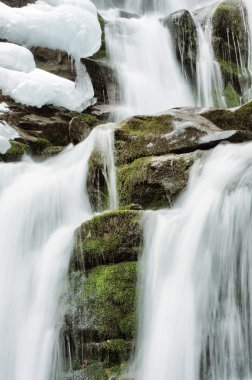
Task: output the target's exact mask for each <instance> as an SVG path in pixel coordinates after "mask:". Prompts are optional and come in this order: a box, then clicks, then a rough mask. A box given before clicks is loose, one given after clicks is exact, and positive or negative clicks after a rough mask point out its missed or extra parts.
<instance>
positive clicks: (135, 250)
mask: <svg viewBox="0 0 252 380" xmlns="http://www.w3.org/2000/svg"><path fill="white" fill-rule="evenodd" d="M141 249H142V226H141V212H139V211H136V210H127V209H126V210H118V211H111V212H105V213H103V214H101V215H97V216H95V217H94V218H93V219H92V220H90V221H88V222H86V223H84V224H83V225H82V226H81V227H80V228H79V229H78V230H77V231H76V233H75V247H74V251H73V254H72V258H71V264H70V267H71V268H73V269H75V270H76V269H84V268H92V267H95V266H97V265H103V264H110V263H120V262H122V261H134V260H137V258H138V254H139V252H141Z"/></svg>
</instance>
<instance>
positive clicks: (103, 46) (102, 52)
mask: <svg viewBox="0 0 252 380" xmlns="http://www.w3.org/2000/svg"><path fill="white" fill-rule="evenodd" d="M98 21H99V23H100V27H101V31H102V35H101V47H100V49H99V50H98V52H96V53H95V54H94V55H93V56H92V59H95V60H102V59H104V58H106V56H107V53H106V39H105V25H106V23H105V20H104V18H103V17H102V16H101V15H100V14H99V13H98Z"/></svg>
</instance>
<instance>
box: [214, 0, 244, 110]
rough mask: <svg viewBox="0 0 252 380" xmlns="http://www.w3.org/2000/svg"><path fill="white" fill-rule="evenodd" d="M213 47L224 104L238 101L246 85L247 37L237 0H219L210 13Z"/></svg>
mask: <svg viewBox="0 0 252 380" xmlns="http://www.w3.org/2000/svg"><path fill="white" fill-rule="evenodd" d="M212 25H213V48H214V53H215V57H216V59H217V60H218V62H219V63H220V67H221V71H222V76H223V79H224V86H225V97H226V100H227V105H228V106H229V107H234V106H237V105H239V104H240V97H241V95H242V93H243V91H244V89H246V88H248V87H249V86H250V83H249V82H248V81H249V77H250V76H249V75H248V71H247V62H248V51H249V46H248V43H249V36H248V30H249V28H248V22H247V15H246V11H245V9H244V8H243V5H242V4H241V2H240V1H237V0H231V1H223V2H222V3H221V4H219V5H218V6H217V8H216V10H215V12H214V14H213V18H212Z"/></svg>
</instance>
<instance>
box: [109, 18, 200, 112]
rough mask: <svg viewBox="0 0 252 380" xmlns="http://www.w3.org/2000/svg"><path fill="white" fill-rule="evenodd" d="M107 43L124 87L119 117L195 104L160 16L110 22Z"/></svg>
mask: <svg viewBox="0 0 252 380" xmlns="http://www.w3.org/2000/svg"><path fill="white" fill-rule="evenodd" d="M106 42H107V48H108V51H109V55H110V59H111V62H112V64H113V65H114V66H115V68H116V72H117V78H118V81H119V87H120V90H121V97H120V98H121V107H120V110H119V114H118V115H117V118H119V119H121V118H123V117H126V116H129V115H135V114H154V113H157V112H159V111H163V110H165V109H168V108H172V107H176V106H180V105H182V104H187V105H193V104H194V99H193V96H192V94H191V90H190V88H189V84H188V83H187V82H186V81H185V78H184V77H183V73H182V71H181V70H180V68H179V65H178V64H177V62H176V58H175V54H174V50H173V45H172V41H171V37H170V34H169V32H168V30H167V29H166V28H165V27H163V26H162V24H161V23H160V21H159V19H158V17H153V16H145V17H142V18H140V19H136V18H133V19H119V20H116V21H114V22H110V23H108V26H107V29H106Z"/></svg>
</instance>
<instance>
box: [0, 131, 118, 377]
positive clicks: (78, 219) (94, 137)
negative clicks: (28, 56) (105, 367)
mask: <svg viewBox="0 0 252 380" xmlns="http://www.w3.org/2000/svg"><path fill="white" fill-rule="evenodd" d="M101 141H103V142H105V144H101ZM94 150H99V152H100V154H101V156H102V157H103V162H104V171H105V172H106V180H107V182H108V191H109V196H110V206H111V207H115V206H116V196H115V194H116V185H115V168H114V166H113V165H114V162H113V160H112V156H113V128H112V126H111V125H109V126H105V127H104V126H99V127H97V128H95V129H94V130H93V131H92V132H91V134H90V135H89V137H88V138H87V139H86V140H85V141H84V142H82V143H80V144H79V145H77V146H75V147H74V148H71V149H68V150H67V151H65V152H63V153H62V154H60V155H59V156H57V157H55V158H51V159H49V160H46V161H44V162H40V163H36V162H33V161H32V160H31V159H30V158H28V157H26V158H24V159H23V161H22V162H20V163H17V164H0V173H1V175H0V216H1V219H2V220H3V221H4V223H2V232H1V236H0V248H1V249H0V251H1V266H0V303H1V305H4V307H3V308H2V309H1V311H0V337H1V340H0V378H1V379H4V380H34V379H37V380H50V379H53V378H54V376H55V373H56V370H57V363H58V359H59V347H58V338H59V330H60V326H61V322H62V318H63V312H64V311H63V308H62V306H61V302H60V301H61V296H62V293H63V290H64V284H65V281H66V273H67V269H68V264H69V259H70V254H71V251H72V243H73V233H74V230H75V229H76V228H77V227H78V226H79V225H80V224H81V223H82V222H83V221H85V220H87V219H89V218H91V217H92V215H93V211H92V209H91V206H90V203H89V199H88V194H87V190H86V181H87V176H88V161H89V158H90V155H91V153H92V152H93V151H94Z"/></svg>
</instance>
